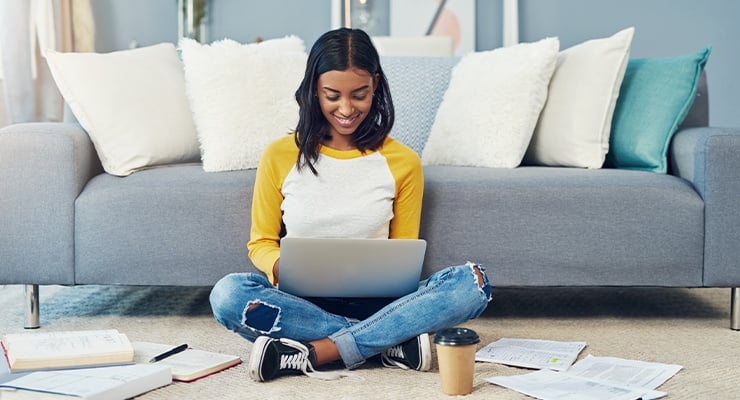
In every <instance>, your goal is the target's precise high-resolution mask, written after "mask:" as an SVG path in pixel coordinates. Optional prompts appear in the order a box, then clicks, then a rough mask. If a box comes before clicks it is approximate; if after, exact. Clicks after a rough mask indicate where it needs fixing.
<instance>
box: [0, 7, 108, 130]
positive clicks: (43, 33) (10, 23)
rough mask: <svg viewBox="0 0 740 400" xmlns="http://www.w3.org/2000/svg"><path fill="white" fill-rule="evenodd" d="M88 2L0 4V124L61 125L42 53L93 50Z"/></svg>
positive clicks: (60, 109) (59, 102)
mask: <svg viewBox="0 0 740 400" xmlns="http://www.w3.org/2000/svg"><path fill="white" fill-rule="evenodd" d="M94 38H95V29H94V23H93V16H92V8H91V5H90V0H0V92H2V93H0V126H4V125H8V124H14V123H21V122H33V121H60V120H62V118H63V115H64V114H63V113H64V110H63V108H64V107H63V106H64V102H63V100H62V98H61V95H60V94H59V91H58V90H57V88H56V85H55V84H54V80H53V79H52V77H51V73H50V72H49V68H48V66H47V65H46V61H45V60H44V58H43V52H44V51H45V50H46V49H54V50H57V51H94V48H95V46H94Z"/></svg>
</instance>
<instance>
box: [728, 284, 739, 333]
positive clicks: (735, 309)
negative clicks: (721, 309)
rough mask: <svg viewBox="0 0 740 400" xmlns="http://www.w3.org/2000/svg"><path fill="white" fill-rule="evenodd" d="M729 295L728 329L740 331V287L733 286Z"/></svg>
mask: <svg viewBox="0 0 740 400" xmlns="http://www.w3.org/2000/svg"><path fill="white" fill-rule="evenodd" d="M731 290H732V296H731V297H730V329H733V330H736V331H740V287H734V288H732V289H731Z"/></svg>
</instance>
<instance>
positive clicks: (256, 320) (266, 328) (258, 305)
mask: <svg viewBox="0 0 740 400" xmlns="http://www.w3.org/2000/svg"><path fill="white" fill-rule="evenodd" d="M279 318H280V309H279V308H278V307H275V306H273V305H270V304H267V303H264V302H261V301H254V302H252V303H249V304H247V307H246V308H245V310H244V319H243V321H242V323H243V324H244V326H247V327H249V328H252V329H254V330H256V331H259V332H261V333H270V332H273V331H277V330H279V329H278V328H277V323H278V320H279Z"/></svg>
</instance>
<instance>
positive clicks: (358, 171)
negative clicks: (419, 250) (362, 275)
mask: <svg viewBox="0 0 740 400" xmlns="http://www.w3.org/2000/svg"><path fill="white" fill-rule="evenodd" d="M297 158H298V147H297V146H296V144H295V139H294V135H288V136H286V137H284V138H281V139H278V140H276V141H274V142H273V143H271V144H270V145H269V146H268V147H267V149H265V152H264V153H263V154H262V158H261V159H260V163H259V166H258V167H257V176H256V178H255V184H254V195H253V198H252V228H251V232H250V240H249V243H248V244H247V247H248V248H249V258H250V259H251V260H252V263H253V264H254V265H255V266H256V267H257V269H259V270H260V271H262V272H264V273H265V274H266V275H267V278H268V279H269V280H270V282H273V283H274V282H275V278H274V276H273V274H272V268H273V265H274V264H275V262H276V261H277V260H278V258H280V237H281V236H280V235H281V230H282V229H281V228H282V224H284V225H285V236H293V237H340V238H392V239H416V238H418V236H419V224H420V219H421V200H422V195H423V192H424V176H423V172H422V167H421V161H420V159H419V156H418V155H417V154H416V152H414V151H413V150H411V149H410V148H408V147H407V146H405V145H404V144H402V143H401V142H399V141H397V140H395V139H393V138H390V137H388V138H386V140H385V142H383V146H382V147H381V148H380V149H379V150H377V151H372V152H371V151H368V152H366V153H364V154H363V153H361V152H360V151H359V150H346V151H343V150H335V149H332V148H329V147H325V146H322V147H321V149H320V155H319V158H318V160H317V161H316V163H314V166H315V168H316V170H317V171H318V175H314V174H313V173H312V172H311V170H310V168H308V167H304V168H301V169H300V170H298V168H297V166H296V160H297Z"/></svg>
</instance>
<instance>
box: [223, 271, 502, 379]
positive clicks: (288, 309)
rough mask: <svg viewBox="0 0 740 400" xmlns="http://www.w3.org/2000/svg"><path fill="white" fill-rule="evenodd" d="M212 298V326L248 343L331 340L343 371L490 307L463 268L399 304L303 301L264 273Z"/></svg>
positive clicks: (228, 281)
mask: <svg viewBox="0 0 740 400" xmlns="http://www.w3.org/2000/svg"><path fill="white" fill-rule="evenodd" d="M476 268H477V269H480V271H481V273H482V275H483V282H484V284H483V286H480V285H479V283H478V277H477V275H476V274H475V269H476ZM210 300H211V308H212V309H213V314H214V317H215V318H216V320H217V321H218V322H219V323H220V324H222V325H223V326H225V327H226V328H227V329H229V330H231V331H234V332H236V333H238V334H239V335H241V336H242V337H244V338H245V339H247V340H249V341H251V342H254V341H255V340H256V339H257V337H258V336H262V335H267V336H270V337H273V338H289V339H293V340H299V341H312V340H318V339H323V338H326V337H329V338H330V339H331V340H332V341H333V342H334V343H335V344H336V346H337V349H338V350H339V354H340V355H341V357H342V361H343V362H344V365H345V366H346V367H347V368H355V367H357V366H359V365H361V364H362V363H363V362H365V360H366V359H368V358H370V357H372V356H374V355H376V354H380V353H382V352H383V351H385V350H386V349H388V348H390V347H392V346H395V345H397V344H399V343H403V342H404V341H406V340H409V339H411V338H413V337H415V336H418V335H420V334H422V333H425V332H426V333H431V332H436V331H438V330H440V329H444V328H450V327H453V326H455V325H458V324H461V323H463V322H466V321H468V320H471V319H473V318H476V317H478V316H479V315H480V314H481V313H482V312H483V311H484V310H485V309H486V306H487V305H488V302H489V301H491V284H490V282H489V280H488V277H487V276H486V273H485V267H483V266H481V265H477V264H472V263H468V264H465V265H459V266H454V267H448V268H445V269H443V270H441V271H439V272H437V273H435V274H433V275H432V276H430V277H429V278H428V279H426V280H423V281H421V282H419V288H418V289H417V290H416V291H415V292H412V293H410V294H408V295H406V296H404V297H401V298H398V299H323V298H322V299H313V298H312V299H305V298H301V297H296V296H293V295H290V294H288V293H285V292H282V291H280V290H279V289H277V288H276V287H275V286H273V285H272V284H271V283H270V282H269V281H268V280H267V278H265V276H264V275H261V274H254V273H234V274H230V275H227V276H225V277H224V278H222V279H221V280H220V281H218V283H216V285H215V286H214V287H213V290H212V291H211V296H210ZM255 304H256V305H258V306H254V305H255ZM250 306H252V307H250Z"/></svg>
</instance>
